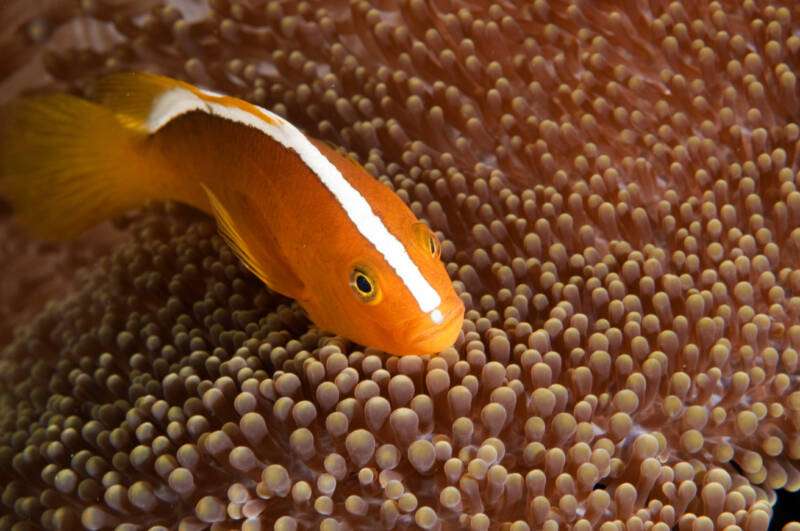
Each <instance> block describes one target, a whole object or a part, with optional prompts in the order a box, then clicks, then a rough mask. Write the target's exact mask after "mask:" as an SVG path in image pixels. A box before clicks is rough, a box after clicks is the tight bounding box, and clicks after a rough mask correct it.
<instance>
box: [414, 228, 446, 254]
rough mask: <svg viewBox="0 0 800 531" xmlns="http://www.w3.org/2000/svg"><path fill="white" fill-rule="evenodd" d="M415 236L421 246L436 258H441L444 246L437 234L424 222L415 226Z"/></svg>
mask: <svg viewBox="0 0 800 531" xmlns="http://www.w3.org/2000/svg"><path fill="white" fill-rule="evenodd" d="M414 235H415V238H416V240H417V242H419V245H420V246H421V247H422V248H423V249H425V250H426V251H427V252H428V254H430V255H431V256H432V257H434V258H439V257H440V256H441V254H442V244H441V243H439V238H437V237H436V234H435V233H434V232H433V231H432V230H431V229H429V228H428V226H427V225H425V224H424V223H422V222H418V223H415V224H414Z"/></svg>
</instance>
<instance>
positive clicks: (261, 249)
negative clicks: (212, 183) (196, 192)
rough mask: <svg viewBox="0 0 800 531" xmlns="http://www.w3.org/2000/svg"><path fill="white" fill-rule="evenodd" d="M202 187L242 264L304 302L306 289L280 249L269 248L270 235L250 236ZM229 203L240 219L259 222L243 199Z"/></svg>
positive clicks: (220, 226)
mask: <svg viewBox="0 0 800 531" xmlns="http://www.w3.org/2000/svg"><path fill="white" fill-rule="evenodd" d="M200 185H201V186H202V187H203V190H205V192H206V195H208V201H209V203H211V208H212V211H213V212H214V217H215V218H216V220H217V226H218V227H219V232H220V234H221V235H222V237H223V238H224V239H225V242H226V243H227V244H228V245H229V246H230V248H231V249H233V252H234V253H235V254H236V256H238V257H239V259H240V260H241V261H242V263H243V264H244V265H245V266H246V267H247V268H248V269H249V270H250V271H252V272H253V274H254V275H256V276H257V277H258V278H260V279H261V280H262V281H263V282H264V283H265V284H267V285H268V286H269V287H270V288H272V289H273V290H275V291H277V292H279V293H283V294H284V295H288V296H290V297H293V298H295V299H302V298H303V293H304V290H305V285H304V284H303V282H302V281H301V280H300V279H298V278H297V277H296V276H295V275H294V273H293V272H292V270H291V268H290V263H289V261H288V260H287V259H286V256H285V255H284V254H283V253H282V252H281V251H280V249H279V248H278V247H277V245H268V243H267V242H269V241H272V238H271V237H270V236H269V235H267V236H266V237H259V238H256V236H255V235H253V234H251V233H249V231H248V230H247V228H246V227H245V226H244V225H243V224H237V223H236V222H235V221H234V219H233V216H231V214H230V211H229V210H228V209H227V208H226V207H225V205H223V203H222V201H220V200H219V199H218V198H217V196H216V195H215V194H214V192H212V191H211V190H210V189H209V188H208V187H207V186H206V185H205V184H204V183H200ZM226 202H227V203H229V205H228V206H229V207H230V209H231V211H233V212H236V213H237V214H239V216H240V219H241V217H244V218H246V219H257V218H256V217H255V216H254V215H253V216H251V213H250V212H249V210H250V206H249V204H248V203H247V201H246V200H244V198H241V199H240V200H238V201H237V200H229V201H226ZM230 203H234V204H230ZM240 226H241V227H242V228H241V229H240Z"/></svg>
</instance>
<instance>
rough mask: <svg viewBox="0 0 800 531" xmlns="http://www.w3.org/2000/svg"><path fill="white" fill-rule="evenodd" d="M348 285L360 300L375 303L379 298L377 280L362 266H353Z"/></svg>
mask: <svg viewBox="0 0 800 531" xmlns="http://www.w3.org/2000/svg"><path fill="white" fill-rule="evenodd" d="M350 286H351V287H352V288H353V291H354V292H355V294H356V295H357V296H358V298H359V299H361V301H362V302H366V303H368V304H376V303H377V302H378V301H379V300H380V297H379V295H380V290H379V289H378V281H377V280H376V279H375V277H374V276H372V275H371V274H369V272H368V271H366V270H365V269H364V268H361V267H356V268H353V272H352V273H351V274H350Z"/></svg>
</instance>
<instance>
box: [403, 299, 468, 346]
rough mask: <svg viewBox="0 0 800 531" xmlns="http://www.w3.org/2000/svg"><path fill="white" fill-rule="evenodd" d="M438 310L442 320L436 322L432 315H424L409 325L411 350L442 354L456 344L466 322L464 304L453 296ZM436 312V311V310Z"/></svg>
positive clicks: (408, 334) (408, 332)
mask: <svg viewBox="0 0 800 531" xmlns="http://www.w3.org/2000/svg"><path fill="white" fill-rule="evenodd" d="M438 310H439V311H440V312H441V314H442V319H441V321H439V322H438V323H436V322H434V320H433V319H432V318H431V315H430V313H426V314H423V315H421V316H419V317H418V318H416V319H414V321H413V323H409V325H410V326H409V327H408V328H407V335H406V338H409V339H407V341H408V343H409V345H410V347H411V349H410V350H412V351H413V352H414V353H417V354H431V353H434V352H440V351H442V350H444V349H446V348H447V347H449V346H451V345H452V344H453V343H455V341H456V338H458V333H459V331H460V330H461V325H462V324H463V322H464V303H463V302H462V300H461V298H459V297H457V296H453V297H451V298H450V299H448V300H447V301H445V302H444V303H442V304H441V305H440V306H439V308H438ZM434 311H435V310H434Z"/></svg>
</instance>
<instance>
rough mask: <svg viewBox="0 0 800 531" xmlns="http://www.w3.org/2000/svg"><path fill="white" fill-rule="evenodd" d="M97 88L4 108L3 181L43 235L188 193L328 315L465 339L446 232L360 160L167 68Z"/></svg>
mask: <svg viewBox="0 0 800 531" xmlns="http://www.w3.org/2000/svg"><path fill="white" fill-rule="evenodd" d="M92 100H93V101H87V100H83V99H81V98H77V97H74V96H70V95H66V94H53V95H45V96H40V97H35V98H30V99H23V100H20V101H18V102H16V103H14V104H12V105H11V107H10V109H8V110H7V116H6V127H5V128H4V130H3V131H2V133H1V135H2V136H0V176H2V177H1V178H0V189H1V190H2V193H3V195H4V196H5V197H6V198H8V200H9V201H10V202H11V204H12V206H13V207H14V209H15V211H16V212H17V214H18V215H19V217H20V218H22V220H23V221H24V222H25V223H27V225H28V226H30V227H31V228H32V229H33V230H34V231H35V232H37V233H39V234H41V235H43V236H45V237H50V238H65V237H70V236H74V235H76V234H78V233H79V232H81V231H83V230H85V229H86V228H88V227H89V226H91V225H93V224H95V223H97V222H99V221H101V220H103V219H106V218H108V217H111V216H114V215H116V214H119V213H121V212H123V211H125V210H128V209H130V208H133V207H136V206H140V205H142V204H143V203H145V202H147V201H149V200H152V199H172V200H176V201H181V202H183V203H187V204H189V205H192V206H194V207H196V208H199V209H200V210H203V211H205V212H208V213H210V214H212V215H213V216H214V217H215V218H216V220H217V224H218V226H219V230H220V232H221V234H222V235H223V237H224V238H225V239H226V240H227V242H228V243H229V244H230V246H231V248H232V249H233V250H234V252H235V253H236V254H237V256H238V257H239V258H240V259H241V260H242V262H243V263H244V264H245V265H246V266H247V267H248V268H249V269H250V270H252V271H253V273H255V275H257V276H258V277H259V278H260V279H261V280H263V281H264V282H265V283H266V284H267V285H268V286H269V287H270V288H272V289H273V290H275V291H277V292H279V293H282V294H284V295H287V296H289V297H292V298H294V299H297V301H298V302H299V303H300V304H301V305H302V306H303V308H305V310H306V311H307V312H308V315H309V316H310V318H311V319H312V320H313V321H314V322H315V323H316V324H317V325H318V326H319V327H321V328H324V329H327V330H330V331H332V332H334V333H337V334H341V335H343V336H345V337H347V338H349V339H351V340H353V341H355V342H357V343H360V344H362V345H366V346H370V347H375V348H378V349H381V350H384V351H386V352H390V353H392V354H398V355H405V354H418V355H419V354H429V353H435V352H439V351H441V350H443V349H445V348H447V347H449V346H450V345H452V344H453V342H454V341H455V340H456V337H457V336H458V333H459V330H461V324H462V322H463V318H464V305H463V303H462V302H461V299H460V298H459V297H458V296H457V295H456V293H455V291H454V290H453V284H452V282H451V281H450V278H449V277H448V275H447V272H446V270H445V268H444V266H443V265H442V262H441V260H440V257H439V255H440V245H439V241H438V239H437V238H436V235H435V234H434V233H433V232H432V231H431V230H430V229H429V228H428V227H427V226H425V225H424V224H423V223H421V222H420V221H419V220H417V218H416V217H415V216H414V214H413V213H412V212H411V211H410V210H409V209H408V207H407V206H406V205H405V204H404V203H403V202H402V201H401V200H400V198H399V197H397V195H395V194H394V193H393V192H392V191H391V190H390V189H389V188H387V187H386V186H384V185H382V184H380V183H379V182H378V181H376V180H375V179H374V178H373V177H372V176H371V175H369V174H368V173H367V171H366V170H364V168H363V167H362V166H360V165H358V164H357V163H355V162H354V161H352V160H350V159H348V158H346V157H342V156H341V155H339V154H338V153H337V152H336V151H334V150H333V149H331V148H330V147H328V146H327V145H326V144H325V143H323V142H320V141H317V140H314V139H311V138H308V137H307V136H305V135H304V134H303V133H301V132H300V131H299V130H298V129H297V128H296V127H295V126H293V125H291V124H290V123H288V122H287V121H286V120H284V119H283V118H281V117H280V116H277V115H275V114H273V113H271V112H269V111H268V110H266V109H263V108H261V107H258V106H256V105H252V104H250V103H247V102H245V101H242V100H239V99H236V98H232V97H227V96H223V95H220V94H216V93H212V92H207V91H204V90H201V89H198V88H196V87H194V86H192V85H189V84H187V83H183V82H180V81H176V80H173V79H169V78H166V77H162V76H157V75H152V74H143V73H123V74H112V75H109V76H107V77H104V78H102V79H100V80H99V81H98V83H97V85H96V86H95V90H94V92H93V95H92Z"/></svg>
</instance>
